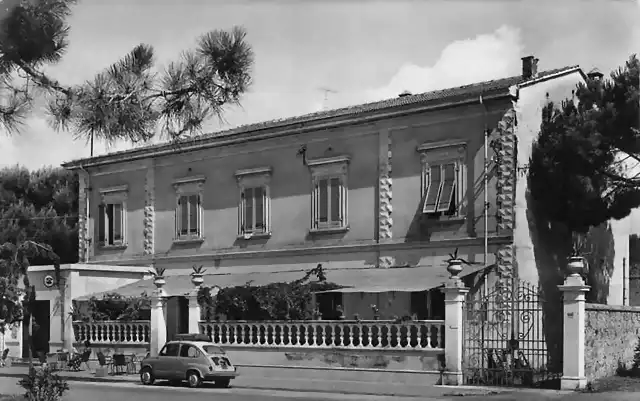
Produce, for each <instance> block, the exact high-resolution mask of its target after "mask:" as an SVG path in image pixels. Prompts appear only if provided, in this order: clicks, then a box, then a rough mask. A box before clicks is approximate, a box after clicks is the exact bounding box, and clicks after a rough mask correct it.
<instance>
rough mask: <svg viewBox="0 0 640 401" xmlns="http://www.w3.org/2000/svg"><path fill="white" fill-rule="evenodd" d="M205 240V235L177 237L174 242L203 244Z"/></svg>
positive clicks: (177, 243) (178, 243)
mask: <svg viewBox="0 0 640 401" xmlns="http://www.w3.org/2000/svg"><path fill="white" fill-rule="evenodd" d="M203 242H204V237H197V238H175V239H174V240H173V243H174V244H175V245H190V244H202V243H203Z"/></svg>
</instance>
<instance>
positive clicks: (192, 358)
mask: <svg viewBox="0 0 640 401" xmlns="http://www.w3.org/2000/svg"><path fill="white" fill-rule="evenodd" d="M180 362H181V365H182V372H183V376H182V377H186V374H187V370H189V369H190V368H193V369H196V370H198V371H202V369H203V367H202V365H203V363H204V362H205V361H204V360H203V354H202V352H200V350H198V348H197V347H196V346H194V345H193V344H188V343H182V346H181V347H180Z"/></svg>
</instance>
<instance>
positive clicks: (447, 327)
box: [442, 276, 469, 386]
mask: <svg viewBox="0 0 640 401" xmlns="http://www.w3.org/2000/svg"><path fill="white" fill-rule="evenodd" d="M442 291H443V292H444V304H445V306H444V339H445V341H444V360H445V374H446V380H447V383H443V384H449V385H454V386H459V385H461V384H463V383H462V318H463V316H462V313H463V305H464V300H465V296H466V294H467V293H468V292H469V289H468V288H465V286H464V284H463V283H462V280H460V278H459V277H457V276H452V277H451V278H449V281H447V282H446V283H445V286H444V288H443V289H442Z"/></svg>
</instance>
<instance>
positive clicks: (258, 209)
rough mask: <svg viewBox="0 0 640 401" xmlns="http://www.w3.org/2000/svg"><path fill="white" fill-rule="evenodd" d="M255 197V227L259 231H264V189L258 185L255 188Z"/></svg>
mask: <svg viewBox="0 0 640 401" xmlns="http://www.w3.org/2000/svg"><path fill="white" fill-rule="evenodd" d="M253 198H254V199H255V201H254V203H255V215H256V218H255V229H256V231H258V232H264V231H265V230H264V226H265V225H264V189H263V188H262V187H256V188H255V189H254V190H253Z"/></svg>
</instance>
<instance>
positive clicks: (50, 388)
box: [18, 367, 69, 401]
mask: <svg viewBox="0 0 640 401" xmlns="http://www.w3.org/2000/svg"><path fill="white" fill-rule="evenodd" d="M18 384H20V386H21V387H22V388H24V389H25V390H26V392H25V394H24V397H25V398H26V399H27V400H28V401H59V400H61V399H62V396H63V395H64V393H65V392H67V391H68V390H69V384H68V383H67V381H66V380H64V379H63V378H62V377H60V376H58V375H56V374H55V373H53V372H52V371H51V370H50V369H49V368H47V367H44V368H42V369H35V368H33V367H32V368H30V369H29V374H28V375H27V376H25V377H24V378H22V379H21V380H20V381H19V382H18Z"/></svg>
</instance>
